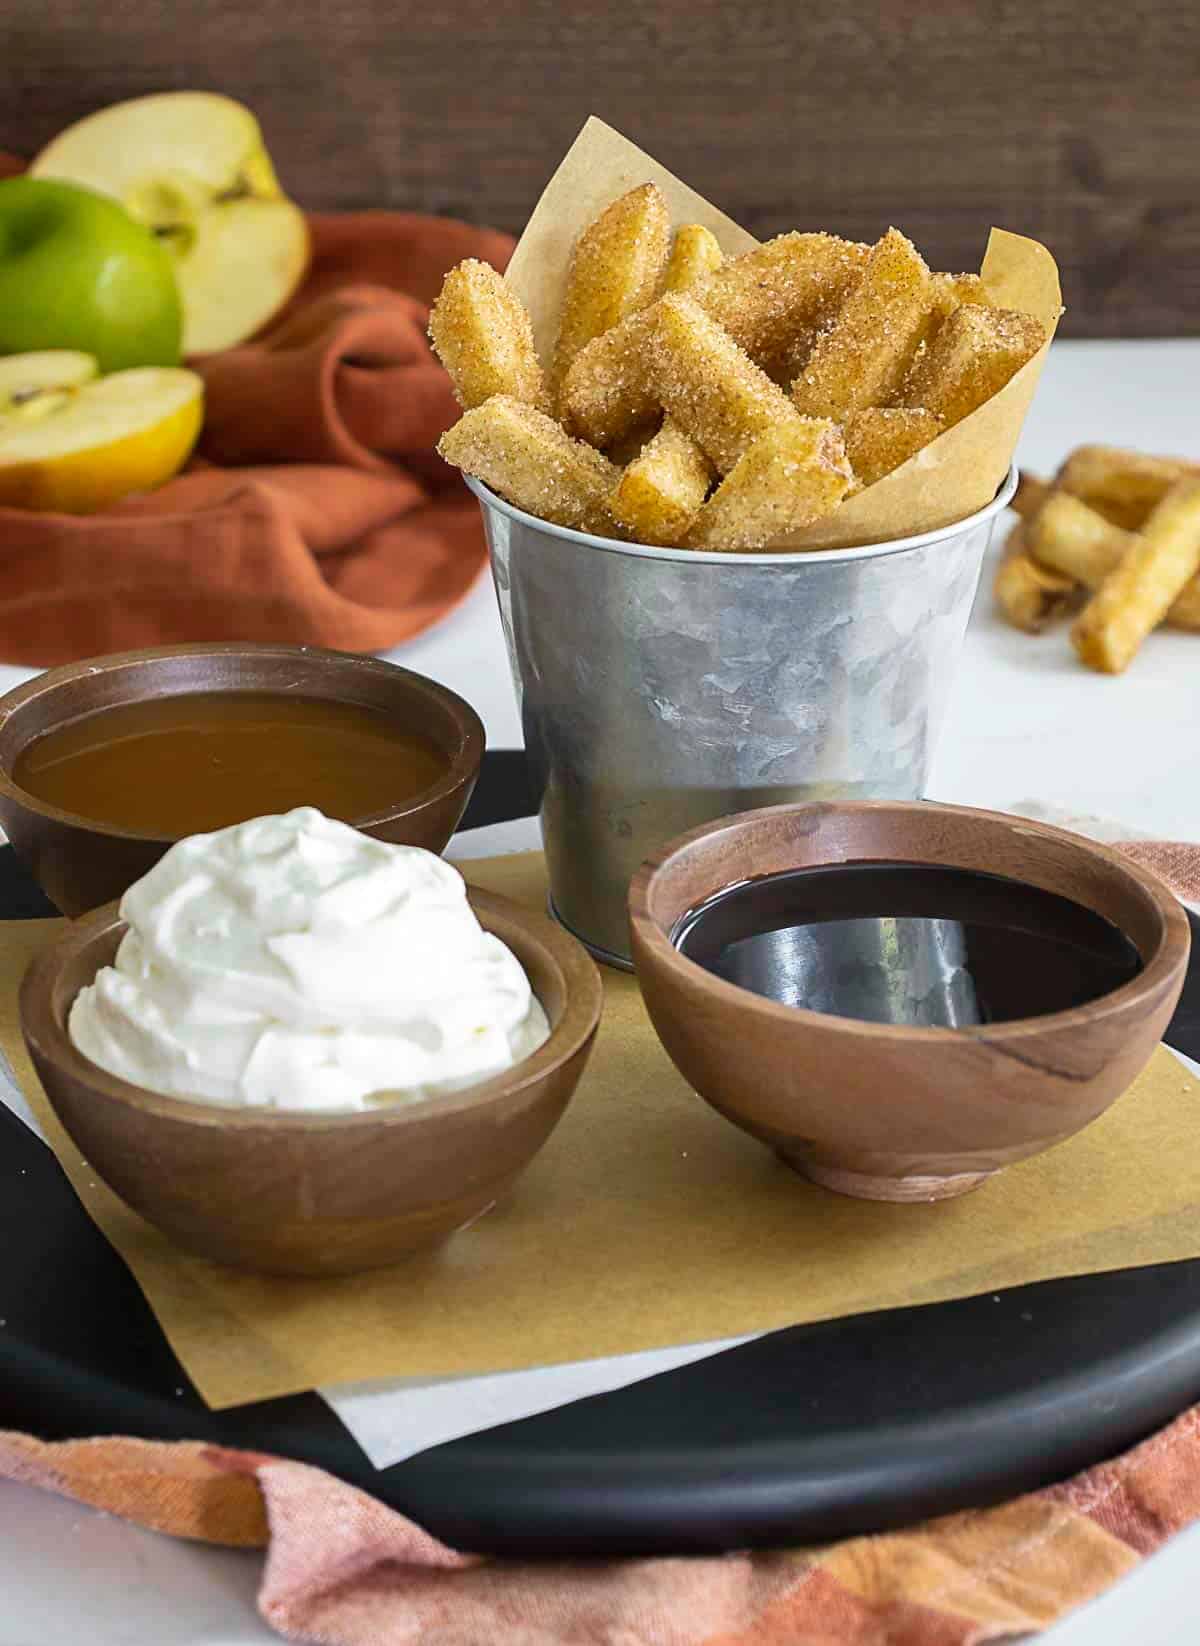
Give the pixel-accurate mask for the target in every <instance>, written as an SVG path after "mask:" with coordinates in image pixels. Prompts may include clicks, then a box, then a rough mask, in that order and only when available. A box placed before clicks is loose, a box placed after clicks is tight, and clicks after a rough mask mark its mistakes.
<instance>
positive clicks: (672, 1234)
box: [0, 854, 1200, 1407]
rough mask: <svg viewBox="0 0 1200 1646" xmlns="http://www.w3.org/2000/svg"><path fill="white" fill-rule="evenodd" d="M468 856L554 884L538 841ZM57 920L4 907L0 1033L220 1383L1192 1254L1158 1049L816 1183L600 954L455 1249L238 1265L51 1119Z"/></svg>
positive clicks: (245, 1394) (733, 1325) (731, 1331)
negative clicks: (47, 1005)
mask: <svg viewBox="0 0 1200 1646" xmlns="http://www.w3.org/2000/svg"><path fill="white" fill-rule="evenodd" d="M464 868H465V871H466V873H467V876H468V878H469V879H470V880H472V881H474V882H476V883H477V884H480V885H483V886H487V887H489V888H490V889H492V890H494V891H499V892H502V893H505V894H506V895H508V896H510V897H514V898H517V899H518V900H519V901H521V902H524V903H527V904H529V905H530V906H532V907H538V908H543V907H544V906H545V895H546V882H545V870H544V865H543V861H542V858H541V855H540V854H528V855H525V856H519V857H505V858H493V859H490V860H484V861H480V862H473V863H468V864H466V865H464ZM58 924H59V923H58V922H57V921H39V922H6V923H4V925H3V928H2V932H3V937H2V943H0V1000H3V1002H4V1006H3V1011H2V1013H0V1044H2V1046H3V1050H4V1052H5V1053H6V1054H7V1056H8V1058H9V1061H10V1062H11V1064H12V1066H13V1069H14V1071H15V1073H16V1076H17V1079H18V1081H19V1083H20V1085H21V1088H22V1090H23V1091H24V1092H25V1093H26V1095H27V1096H28V1098H29V1100H30V1102H31V1104H32V1106H33V1108H34V1109H35V1111H36V1112H37V1115H38V1118H39V1120H40V1121H41V1123H42V1125H43V1127H44V1128H45V1131H46V1134H47V1136H48V1137H49V1139H50V1142H51V1145H52V1147H53V1148H54V1150H55V1152H56V1153H57V1155H58V1158H59V1160H60V1161H61V1162H62V1164H63V1166H64V1168H65V1169H66V1171H67V1174H68V1176H69V1177H70V1179H71V1181H72V1183H73V1184H74V1186H75V1188H76V1190H77V1191H78V1193H79V1195H80V1198H81V1199H82V1201H83V1203H84V1205H85V1206H86V1208H87V1210H88V1211H89V1213H90V1214H91V1216H92V1217H93V1218H94V1219H95V1221H96V1222H97V1223H98V1224H99V1226H100V1228H101V1229H102V1230H103V1231H104V1233H105V1234H106V1235H107V1236H108V1238H109V1240H111V1241H112V1243H113V1245H114V1246H115V1247H116V1248H117V1250H118V1251H119V1252H120V1254H121V1256H122V1257H123V1258H124V1259H125V1261H126V1262H127V1263H128V1264H129V1266H130V1268H131V1269H132V1271H133V1273H134V1276H135V1277H136V1279H137V1281H138V1283H139V1285H140V1286H141V1288H142V1290H143V1291H144V1292H145V1294H146V1297H147V1298H148V1300H149V1302H150V1306H151V1308H152V1309H153V1310H154V1313H155V1315H156V1316H157V1317H158V1320H159V1322H160V1324H161V1325H162V1327H163V1330H164V1331H165V1332H166V1334H167V1337H168V1338H169V1339H170V1341H171V1345H172V1347H173V1348H174V1349H175V1352H176V1353H177V1354H178V1355H179V1358H180V1359H181V1360H182V1362H183V1364H184V1365H185V1367H186V1368H187V1370H188V1373H189V1374H190V1376H191V1377H192V1379H193V1381H194V1382H195V1383H196V1385H197V1387H198V1388H199V1390H200V1391H201V1393H202V1394H203V1396H204V1397H205V1399H206V1400H207V1401H208V1402H209V1404H210V1405H212V1406H216V1407H221V1406H232V1405H237V1404H239V1403H240V1402H242V1401H249V1400H265V1399H269V1398H270V1397H271V1396H274V1395H284V1394H292V1393H295V1392H297V1391H298V1390H303V1389H310V1388H313V1387H316V1386H328V1385H330V1384H335V1383H342V1382H354V1381H358V1380H361V1379H366V1378H378V1377H387V1376H413V1377H420V1376H438V1375H447V1374H461V1373H471V1372H487V1371H498V1370H504V1369H511V1368H517V1367H525V1366H534V1365H541V1364H545V1363H551V1362H555V1361H563V1360H582V1359H587V1358H589V1357H590V1356H594V1355H612V1354H619V1353H622V1352H626V1351H629V1350H635V1349H648V1348H652V1347H659V1346H662V1345H664V1344H670V1343H686V1342H701V1341H705V1340H708V1339H713V1338H721V1337H725V1336H735V1335H737V1334H740V1333H743V1332H752V1331H756V1330H763V1329H767V1328H770V1327H775V1326H784V1325H788V1324H791V1323H792V1322H798V1321H809V1320H820V1319H828V1318H832V1317H835V1316H838V1315H846V1314H856V1313H860V1312H862V1311H864V1310H869V1309H884V1308H891V1307H895V1306H897V1305H901V1304H909V1303H928V1302H934V1301H937V1300H939V1299H942V1298H949V1297H964V1296H969V1295H971V1294H973V1293H977V1292H987V1291H994V1290H996V1289H997V1288H999V1287H1001V1286H1013V1285H1018V1284H1020V1283H1022V1282H1025V1281H1033V1280H1045V1279H1048V1278H1050V1277H1052V1276H1056V1275H1065V1274H1087V1273H1093V1272H1095V1271H1097V1270H1103V1269H1117V1268H1125V1267H1134V1266H1138V1265H1141V1264H1146V1263H1159V1262H1164V1261H1168V1260H1171V1259H1175V1258H1185V1257H1195V1256H1197V1255H1200V1196H1198V1195H1197V1184H1198V1183H1200V1124H1197V1121H1198V1120H1200V1082H1197V1081H1196V1080H1194V1079H1193V1078H1192V1076H1191V1075H1190V1074H1189V1073H1188V1072H1187V1071H1186V1070H1185V1069H1184V1068H1183V1067H1182V1066H1181V1065H1180V1064H1179V1063H1178V1062H1177V1061H1176V1060H1175V1058H1174V1057H1172V1055H1171V1054H1170V1053H1169V1052H1167V1051H1165V1050H1162V1049H1160V1050H1159V1051H1158V1052H1157V1053H1156V1054H1155V1057H1154V1060H1153V1062H1152V1063H1151V1064H1150V1066H1149V1068H1148V1069H1147V1070H1146V1071H1145V1073H1144V1074H1143V1075H1142V1076H1141V1078H1140V1079H1139V1080H1138V1081H1137V1083H1136V1084H1135V1086H1134V1087H1133V1088H1132V1089H1131V1090H1130V1091H1129V1092H1128V1093H1127V1095H1126V1096H1125V1097H1124V1098H1123V1099H1122V1100H1121V1101H1120V1102H1119V1103H1117V1104H1115V1105H1114V1107H1113V1108H1112V1109H1110V1110H1109V1112H1108V1114H1107V1115H1105V1116H1104V1117H1103V1118H1102V1119H1100V1120H1099V1121H1097V1122H1096V1123H1095V1124H1094V1125H1093V1126H1091V1127H1090V1128H1089V1129H1088V1130H1087V1131H1085V1132H1083V1133H1081V1134H1080V1135H1079V1136H1078V1137H1076V1138H1073V1139H1071V1140H1070V1141H1069V1142H1067V1143H1064V1144H1061V1145H1060V1146H1059V1147H1058V1148H1057V1149H1053V1150H1051V1151H1050V1152H1049V1153H1048V1154H1046V1155H1043V1156H1041V1157H1040V1158H1039V1159H1036V1160H1031V1161H1026V1162H1025V1163H1023V1164H1022V1165H1019V1166H1012V1167H1010V1168H1009V1169H1008V1170H1007V1171H1006V1172H1003V1173H1001V1174H1000V1175H999V1176H998V1177H996V1178H995V1179H994V1180H993V1181H992V1182H991V1183H989V1184H987V1185H985V1186H984V1187H983V1188H981V1189H979V1190H977V1191H976V1192H975V1193H973V1194H969V1195H966V1196H964V1197H963V1198H962V1199H960V1200H952V1201H947V1202H943V1203H942V1204H940V1205H929V1206H920V1205H918V1206H888V1205H880V1204H876V1203H872V1202H869V1201H855V1200H846V1199H842V1198H840V1197H839V1196H837V1195H834V1194H830V1193H828V1192H827V1191H826V1190H823V1189H819V1188H817V1187H815V1186H814V1185H812V1184H808V1183H805V1182H804V1181H803V1180H802V1179H801V1178H799V1177H797V1176H796V1175H795V1174H794V1173H793V1172H791V1171H789V1170H788V1168H787V1167H785V1166H783V1165H781V1164H780V1163H779V1162H778V1161H777V1160H776V1159H775V1157H774V1156H773V1155H772V1154H771V1153H770V1152H769V1151H768V1150H766V1149H765V1148H763V1147H762V1145H761V1144H758V1143H756V1142H754V1141H753V1140H752V1139H751V1138H748V1137H745V1136H743V1134H742V1133H740V1132H738V1131H736V1130H735V1129H734V1128H733V1127H732V1126H730V1125H729V1124H728V1123H727V1122H725V1121H723V1120H721V1119H720V1118H719V1117H718V1116H717V1115H716V1114H714V1113H713V1111H712V1110H711V1109H709V1108H708V1107H707V1106H706V1105H705V1104H704V1103H702V1102H701V1101H700V1099H699V1098H697V1097H696V1096H694V1094H693V1093H692V1092H691V1091H690V1090H689V1088H688V1087H687V1086H686V1085H685V1083H684V1081H683V1080H682V1079H681V1077H680V1076H679V1075H678V1074H676V1072H675V1070H674V1068H673V1067H672V1065H671V1063H670V1062H669V1061H668V1059H667V1056H666V1053H665V1052H664V1051H663V1050H662V1049H661V1047H660V1046H659V1044H658V1041H657V1039H656V1038H655V1035H654V1031H653V1030H652V1029H651V1027H650V1024H649V1020H648V1019H647V1017H646V1015H645V1011H644V1009H643V1007H642V1004H641V997H640V995H639V994H638V989H637V984H636V981H635V980H634V979H633V978H632V977H629V976H627V975H625V974H624V973H617V972H606V973H605V1011H604V1018H603V1022H602V1024H601V1029H600V1034H599V1037H598V1040H597V1043H596V1047H595V1051H594V1053H593V1056H592V1062H591V1064H590V1066H589V1069H588V1071H587V1073H586V1074H585V1075H584V1078H583V1082H582V1084H581V1085H580V1088H579V1091H578V1093H577V1094H576V1097H575V1099H574V1102H573V1103H572V1105H571V1107H570V1108H569V1109H568V1110H567V1113H566V1116H565V1117H564V1119H563V1121H562V1122H561V1124H560V1125H559V1127H558V1129H557V1131H556V1132H555V1133H554V1135H553V1136H552V1137H551V1139H550V1141H549V1143H548V1144H547V1145H546V1147H545V1149H544V1150H543V1151H542V1153H541V1154H540V1155H539V1156H538V1158H537V1159H536V1160H535V1161H534V1163H533V1165H532V1166H531V1167H530V1169H529V1171H528V1172H527V1173H526V1175H525V1176H524V1177H523V1178H522V1179H521V1180H520V1181H519V1182H518V1184H517V1186H516V1188H515V1190H514V1191H513V1193H512V1195H511V1197H510V1198H509V1200H508V1201H507V1203H505V1204H503V1205H501V1206H499V1207H497V1208H496V1210H495V1211H493V1212H492V1213H490V1214H489V1215H488V1216H487V1217H485V1218H483V1219H482V1220H481V1221H480V1222H479V1223H477V1224H476V1225H474V1227H472V1228H470V1229H468V1230H466V1231H464V1232H463V1233H461V1234H459V1235H456V1236H455V1237H454V1238H453V1239H452V1240H451V1241H450V1242H449V1243H448V1244H447V1245H446V1246H445V1247H444V1248H443V1249H442V1250H441V1251H440V1252H436V1253H433V1254H431V1255H428V1256H419V1257H415V1258H412V1259H410V1260H409V1261H408V1262H406V1263H403V1264H399V1265H397V1266H396V1267H395V1268H392V1269H388V1270H383V1271H378V1272H376V1273H374V1274H369V1275H363V1276H357V1277H351V1278H348V1279H330V1280H320V1281H311V1280H281V1279H264V1278H258V1277H255V1276H252V1275H243V1274H238V1273H236V1272H235V1271H233V1270H229V1269H222V1268H219V1267H218V1266H216V1265H215V1264H211V1263H207V1262H204V1261H202V1260H201V1259H198V1258H192V1257H188V1256H186V1255H184V1254H183V1253H181V1252H179V1251H178V1250H176V1248H174V1247H173V1246H172V1245H171V1244H170V1243H169V1242H168V1241H167V1240H165V1239H164V1238H163V1237H162V1236H160V1235H158V1234H156V1233H155V1231H154V1230H153V1229H151V1228H150V1227H149V1226H148V1225H147V1224H146V1223H144V1222H143V1221H142V1220H141V1219H140V1218H139V1217H137V1216H136V1215H135V1214H134V1213H132V1212H130V1211H129V1210H128V1209H127V1208H126V1207H125V1206H124V1205H123V1204H122V1203H121V1201H119V1200H118V1199H117V1198H116V1196H115V1195H113V1194H111V1193H110V1192H109V1191H108V1190H107V1189H106V1188H105V1187H104V1185H103V1184H102V1183H101V1182H100V1180H99V1179H98V1178H97V1177H96V1176H95V1174H94V1172H92V1171H90V1170H89V1168H88V1167H87V1166H86V1165H85V1164H84V1163H83V1161H82V1160H81V1159H80V1156H79V1154H78V1151H77V1150H76V1149H75V1148H74V1146H73V1144H71V1142H70V1141H69V1139H67V1138H66V1136H65V1135H64V1133H63V1132H62V1130H61V1128H60V1127H59V1126H58V1124H57V1122H56V1121H55V1119H54V1116H53V1114H52V1113H51V1111H50V1109H49V1106H48V1104H47V1103H46V1100H45V1097H44V1095H43V1093H42V1091H41V1088H40V1086H39V1085H38V1084H37V1080H36V1077H35V1076H34V1073H33V1070H32V1067H31V1066H30V1063H29V1061H28V1058H27V1057H26V1055H25V1050H24V1046H23V1043H22V1041H21V1038H20V1031H19V1028H18V1026H17V1018H16V994H17V984H18V981H19V979H20V977H21V975H22V973H23V971H24V969H25V966H26V965H27V963H28V961H29V959H30V957H31V956H32V954H33V953H34V952H35V950H36V949H37V948H38V947H39V946H40V945H41V944H42V943H44V942H45V941H47V939H48V938H49V936H50V935H51V934H52V933H53V931H54V930H55V929H56V928H57V926H58ZM46 1283H47V1285H52V1284H54V1277H53V1276H47V1277H46ZM117 1324H118V1325H119V1323H117Z"/></svg>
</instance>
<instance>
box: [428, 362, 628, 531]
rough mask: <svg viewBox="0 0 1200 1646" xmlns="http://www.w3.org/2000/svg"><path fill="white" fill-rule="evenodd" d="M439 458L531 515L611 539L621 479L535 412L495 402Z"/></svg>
mask: <svg viewBox="0 0 1200 1646" xmlns="http://www.w3.org/2000/svg"><path fill="white" fill-rule="evenodd" d="M438 451H439V452H440V453H441V454H442V456H443V457H444V458H445V459H446V461H447V462H448V463H453V464H455V465H456V466H457V467H458V468H460V469H462V470H463V472H464V473H466V474H471V475H474V476H475V478H476V479H478V480H482V481H483V483H484V484H485V485H486V486H490V487H491V488H492V490H493V491H495V492H499V493H500V495H501V497H506V498H507V499H508V501H509V502H510V503H515V504H516V506H517V507H518V508H519V509H524V510H525V511H526V513H528V514H536V515H539V516H540V517H541V518H542V519H543V520H551V521H553V522H554V523H555V524H556V525H559V526H573V527H574V528H575V529H576V530H577V531H587V532H598V533H603V534H606V535H608V536H612V535H614V530H613V523H612V521H611V519H610V518H609V514H608V508H607V503H608V498H609V496H610V494H611V492H612V490H613V487H614V486H615V485H616V483H617V480H618V478H619V474H620V471H619V470H618V469H617V468H616V466H615V465H614V464H612V463H610V462H609V461H608V459H607V458H606V457H602V456H601V455H600V453H599V452H597V451H593V450H592V448H591V447H590V446H585V445H584V444H583V442H582V441H579V440H572V439H571V438H570V436H569V435H567V434H566V433H565V432H564V431H563V429H562V428H561V427H560V426H559V424H557V423H556V422H555V421H554V419H553V418H552V417H547V415H546V414H545V412H541V411H538V410H537V408H536V407H534V406H528V405H526V404H524V402H522V401H520V400H514V399H512V397H511V396H509V395H499V394H498V395H495V396H494V397H493V398H492V399H491V400H487V401H485V402H484V404H483V405H482V406H476V407H475V408H474V409H473V410H472V411H468V412H465V413H464V414H463V416H462V417H460V418H459V420H458V422H457V423H456V424H455V425H454V427H453V428H452V429H448V430H447V431H446V433H445V434H444V435H443V436H442V438H441V439H440V440H439V441H438Z"/></svg>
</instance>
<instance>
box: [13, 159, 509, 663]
mask: <svg viewBox="0 0 1200 1646" xmlns="http://www.w3.org/2000/svg"><path fill="white" fill-rule="evenodd" d="M19 169H20V167H19V165H18V164H17V163H14V162H13V161H12V160H11V158H8V159H6V158H5V157H3V156H0V176H2V175H4V174H5V172H12V171H14V170H19ZM309 226H310V229H311V233H312V244H313V259H312V266H311V269H310V271H309V275H308V278H307V280H306V281H305V284H304V286H303V287H302V288H301V290H300V292H299V293H298V294H297V296H296V297H295V299H293V301H292V303H291V304H290V305H289V307H288V309H287V310H286V311H285V312H284V314H283V315H282V316H281V317H280V318H279V319H278V320H277V321H276V322H274V323H273V324H272V325H271V326H270V327H269V328H268V329H267V330H266V331H265V333H264V334H263V335H262V336H261V337H259V338H257V339H255V340H254V341H252V342H250V343H246V344H244V345H242V346H241V347H239V348H236V349H231V350H229V351H228V352H226V353H224V354H219V355H210V356H208V357H206V358H205V359H203V360H200V361H196V362H192V364H194V365H195V367H196V369H197V370H199V371H200V372H201V374H202V375H203V377H204V379H205V384H206V395H207V403H206V418H205V429H204V433H203V435H202V437H201V442H200V446H199V448H198V454H197V458H196V459H195V460H194V462H193V465H192V467H191V470H190V472H188V473H186V474H183V475H181V476H179V477H178V478H177V479H175V480H172V481H170V482H168V484H167V485H165V486H163V487H162V488H161V489H160V490H158V491H156V492H152V493H147V494H145V495H143V496H141V497H137V498H130V499H127V500H125V501H123V502H122V503H120V504H118V505H116V506H115V507H113V508H111V509H107V510H105V511H103V512H102V513H100V514H96V515H91V516H87V517H75V516H70V515H51V514H32V513H29V512H27V511H24V510H20V509H0V659H3V661H5V662H8V663H23V664H28V665H36V666H47V665H50V664H55V663H63V662H67V661H70V660H72V659H75V658H79V657H89V656H95V655H97V654H99V653H102V652H112V651H121V650H124V649H126V648H128V647H134V646H149V645H160V644H168V643H171V642H175V641H185V640H248V641H288V642H292V643H296V644H309V645H321V646H333V647H336V648H338V649H341V650H346V651H380V650H383V649H385V648H386V647H389V646H394V645H397V644H398V643H399V642H400V641H402V640H406V639H408V638H410V637H411V636H412V635H414V634H417V633H419V632H420V631H421V630H422V629H424V628H427V627H428V626H429V625H430V624H431V623H434V622H436V621H437V619H438V618H439V617H441V616H442V615H443V614H444V613H445V612H447V611H449V610H450V609H451V608H452V607H453V606H454V605H455V604H456V603H457V602H458V601H459V600H461V599H462V597H463V596H464V595H465V594H466V593H467V591H468V590H469V589H470V587H471V585H472V583H473V582H474V580H475V578H476V576H477V575H478V574H479V572H480V570H481V568H482V566H483V564H484V559H485V550H484V545H483V536H482V530H481V527H480V524H479V518H478V508H477V506H476V504H475V501H474V499H473V498H472V497H471V496H470V494H469V493H468V492H467V491H466V489H465V487H463V485H462V484H461V482H460V480H459V479H458V476H457V475H455V474H454V473H453V472H452V471H451V470H450V469H449V468H447V467H446V465H445V464H443V463H442V461H441V459H440V458H438V457H437V456H436V454H435V453H434V450H433V448H434V444H435V442H436V441H437V438H438V436H439V435H440V434H441V433H442V431H443V430H444V429H445V428H447V427H448V426H449V424H450V423H452V422H453V421H454V419H455V417H456V416H457V415H458V408H457V407H456V405H455V402H454V398H453V395H452V394H451V392H450V385H449V381H448V379H447V378H446V376H445V373H444V372H443V371H442V369H441V367H440V366H439V365H438V364H437V362H436V360H435V359H434V357H433V355H432V353H431V352H430V349H429V344H428V341H427V339H426V336H425V327H426V323H427V318H428V305H429V304H430V303H431V302H432V301H433V299H434V297H435V296H436V295H437V291H438V287H439V286H440V284H441V278H442V275H443V274H444V273H445V271H446V270H447V269H448V268H450V267H451V266H452V265H453V264H454V263H457V262H458V261H459V260H460V259H462V258H464V257H479V258H482V259H484V260H485V261H488V262H491V263H494V264H496V266H497V267H500V268H503V267H504V265H505V263H506V262H507V260H508V256H509V253H510V251H511V249H512V241H511V240H510V239H509V238H508V236H506V235H502V234H498V233H495V232H493V231H491V230H488V229H475V228H470V227H468V226H467V225H466V224H464V223H456V222H453V221H450V220H448V219H442V218H431V217H420V216H416V215H412V214H406V213H400V212H382V211H381V212H359V213H352V214H348V215H346V216H317V217H311V218H310V219H309Z"/></svg>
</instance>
